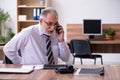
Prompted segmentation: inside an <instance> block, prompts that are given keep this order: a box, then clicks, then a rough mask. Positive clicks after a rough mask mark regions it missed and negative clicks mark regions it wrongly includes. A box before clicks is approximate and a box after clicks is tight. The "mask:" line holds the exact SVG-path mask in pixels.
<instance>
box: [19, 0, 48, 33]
mask: <svg viewBox="0 0 120 80" xmlns="http://www.w3.org/2000/svg"><path fill="white" fill-rule="evenodd" d="M43 1H44V4H43V5H40V0H17V31H18V32H20V31H21V30H22V29H23V28H26V27H28V26H30V25H34V24H37V23H38V22H39V21H38V20H34V18H33V11H34V9H40V10H41V9H44V8H46V7H48V6H49V0H43Z"/></svg>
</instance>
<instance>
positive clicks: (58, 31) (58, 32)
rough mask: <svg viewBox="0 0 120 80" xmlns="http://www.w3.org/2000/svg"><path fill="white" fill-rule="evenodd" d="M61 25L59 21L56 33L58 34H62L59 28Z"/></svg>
mask: <svg viewBox="0 0 120 80" xmlns="http://www.w3.org/2000/svg"><path fill="white" fill-rule="evenodd" d="M59 27H60V25H59V23H58V24H57V27H56V33H57V34H60V29H59Z"/></svg>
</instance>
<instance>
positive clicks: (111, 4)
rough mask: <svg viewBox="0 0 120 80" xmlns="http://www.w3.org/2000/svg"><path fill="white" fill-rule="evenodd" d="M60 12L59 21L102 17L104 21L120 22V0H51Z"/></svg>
mask: <svg viewBox="0 0 120 80" xmlns="http://www.w3.org/2000/svg"><path fill="white" fill-rule="evenodd" d="M51 6H53V7H54V8H55V9H56V10H57V11H58V13H59V21H60V23H62V25H63V26H64V27H65V29H66V24H69V23H82V20H83V19H85V18H91V19H94V18H97V19H102V22H103V23H120V0H51Z"/></svg>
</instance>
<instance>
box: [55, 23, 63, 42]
mask: <svg viewBox="0 0 120 80" xmlns="http://www.w3.org/2000/svg"><path fill="white" fill-rule="evenodd" d="M58 30H59V33H58V32H56V37H57V39H58V41H59V42H63V41H64V30H63V27H62V26H61V25H59V27H58Z"/></svg>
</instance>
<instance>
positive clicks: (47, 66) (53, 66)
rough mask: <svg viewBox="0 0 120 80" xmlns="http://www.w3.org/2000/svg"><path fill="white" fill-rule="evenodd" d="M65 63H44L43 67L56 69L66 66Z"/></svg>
mask: <svg viewBox="0 0 120 80" xmlns="http://www.w3.org/2000/svg"><path fill="white" fill-rule="evenodd" d="M66 67H67V65H48V64H45V65H44V67H43V69H57V68H66Z"/></svg>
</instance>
